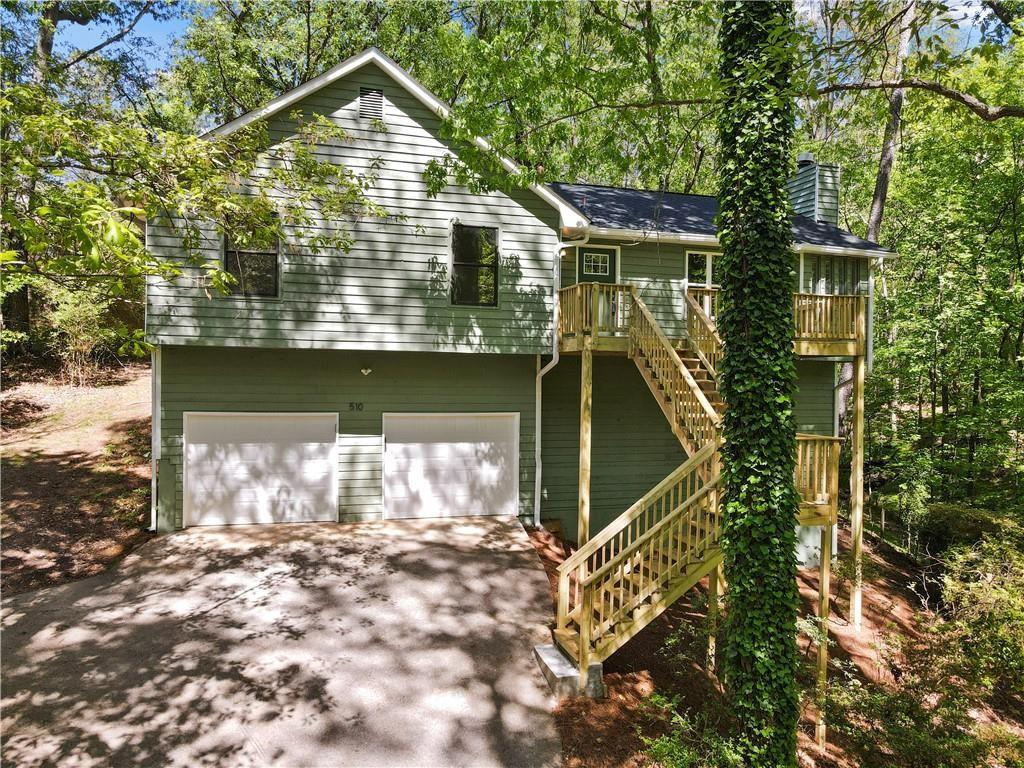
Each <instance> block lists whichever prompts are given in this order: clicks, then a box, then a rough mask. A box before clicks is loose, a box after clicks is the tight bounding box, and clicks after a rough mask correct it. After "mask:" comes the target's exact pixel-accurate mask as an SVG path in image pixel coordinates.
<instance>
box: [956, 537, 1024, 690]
mask: <svg viewBox="0 0 1024 768" xmlns="http://www.w3.org/2000/svg"><path fill="white" fill-rule="evenodd" d="M942 597H943V600H944V602H945V609H946V612H947V615H948V618H949V621H948V622H947V627H946V629H945V631H946V634H948V635H953V636H955V637H956V638H957V639H958V640H959V641H960V643H959V644H960V646H961V648H962V653H963V657H964V659H965V660H966V661H968V662H969V663H970V664H971V665H972V666H973V670H972V671H973V673H974V675H973V677H974V678H975V679H977V680H978V681H979V682H981V683H982V684H985V685H991V686H992V687H994V688H996V689H997V690H999V691H1000V692H1003V693H1012V694H1015V695H1018V696H1024V553H1022V552H1021V550H1020V548H1019V545H1018V544H1017V542H1016V541H1014V540H1013V538H1012V537H1005V536H1003V537H1000V538H995V537H990V536H986V537H985V538H984V539H982V541H981V542H979V543H977V544H974V545H972V546H965V547H960V548H957V549H954V550H952V551H951V552H950V553H949V555H948V557H946V559H945V575H944V577H943V580H942Z"/></svg>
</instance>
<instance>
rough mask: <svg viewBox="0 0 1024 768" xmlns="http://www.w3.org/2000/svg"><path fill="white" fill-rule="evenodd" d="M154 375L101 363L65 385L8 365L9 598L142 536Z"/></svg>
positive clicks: (3, 538) (2, 400)
mask: <svg viewBox="0 0 1024 768" xmlns="http://www.w3.org/2000/svg"><path fill="white" fill-rule="evenodd" d="M149 412H150V377H149V369H148V367H147V366H143V365H133V366H129V367H126V368H116V369H105V370H103V371H102V372H101V374H100V375H99V376H98V377H97V380H96V382H95V383H94V384H93V385H91V386H82V387H79V386H70V385H68V384H66V383H64V382H63V381H62V380H61V379H60V377H59V376H58V375H56V374H55V373H54V372H52V371H49V370H46V369H42V368H38V367H27V366H21V367H13V368H12V367H11V366H7V367H6V368H5V371H4V390H3V393H2V395H0V418H2V433H0V446H2V450H3V478H2V479H3V486H2V489H0V496H2V518H0V519H2V529H0V578H2V589H3V593H4V594H5V595H8V594H13V593H16V592H24V591H26V590H30V589H36V588H39V587H43V586H48V585H52V584H59V583H62V582H65V581H69V580H71V579H78V578H84V577H87V576H93V575H95V574H97V573H100V572H102V571H103V570H105V569H106V568H108V567H109V566H110V565H111V564H112V563H113V562H115V561H117V560H118V559H119V558H120V557H122V556H123V555H124V554H125V553H127V552H128V551H130V550H131V549H132V548H133V547H135V546H137V545H138V544H139V543H141V542H142V541H144V540H145V539H146V538H148V536H149V534H147V533H146V532H145V530H144V528H145V527H147V526H148V524H149V487H150V481H149V478H150V465H149V454H150V415H149Z"/></svg>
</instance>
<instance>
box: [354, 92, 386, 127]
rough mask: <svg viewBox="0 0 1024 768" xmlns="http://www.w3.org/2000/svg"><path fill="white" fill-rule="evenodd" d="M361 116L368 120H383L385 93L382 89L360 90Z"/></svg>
mask: <svg viewBox="0 0 1024 768" xmlns="http://www.w3.org/2000/svg"><path fill="white" fill-rule="evenodd" d="M359 116H360V117H361V118H364V119H366V120H383V119H384V91H382V90H381V89H380V88H360V89H359Z"/></svg>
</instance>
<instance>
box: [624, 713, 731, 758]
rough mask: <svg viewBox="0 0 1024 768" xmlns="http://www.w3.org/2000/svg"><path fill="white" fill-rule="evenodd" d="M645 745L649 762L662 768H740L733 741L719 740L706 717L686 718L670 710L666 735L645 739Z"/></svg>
mask: <svg viewBox="0 0 1024 768" xmlns="http://www.w3.org/2000/svg"><path fill="white" fill-rule="evenodd" d="M673 704H674V702H669V703H668V705H669V706H671V705H673ZM644 744H645V745H646V746H647V754H648V757H650V759H651V761H652V762H653V763H654V764H655V765H659V766H665V768H743V757H742V753H741V752H740V750H739V748H738V747H737V746H736V743H735V741H734V740H733V739H731V738H729V737H726V736H722V735H721V733H719V730H718V728H717V727H716V724H715V723H714V722H713V721H712V719H711V718H710V717H709V716H708V715H705V714H701V715H698V716H697V717H689V716H687V715H684V714H681V713H679V712H678V711H676V710H675V709H674V707H673V708H672V709H671V714H670V725H669V732H668V733H666V734H663V735H661V736H659V737H657V738H654V739H649V738H644Z"/></svg>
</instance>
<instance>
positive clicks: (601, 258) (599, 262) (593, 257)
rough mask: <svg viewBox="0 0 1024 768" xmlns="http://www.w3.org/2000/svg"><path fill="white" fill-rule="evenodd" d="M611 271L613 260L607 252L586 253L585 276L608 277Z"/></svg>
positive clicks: (584, 254) (584, 262) (584, 255)
mask: <svg viewBox="0 0 1024 768" xmlns="http://www.w3.org/2000/svg"><path fill="white" fill-rule="evenodd" d="M610 269H611V259H610V258H609V254H608V252H607V251H584V252H583V274H585V275H607V274H608V272H609V271H610Z"/></svg>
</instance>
